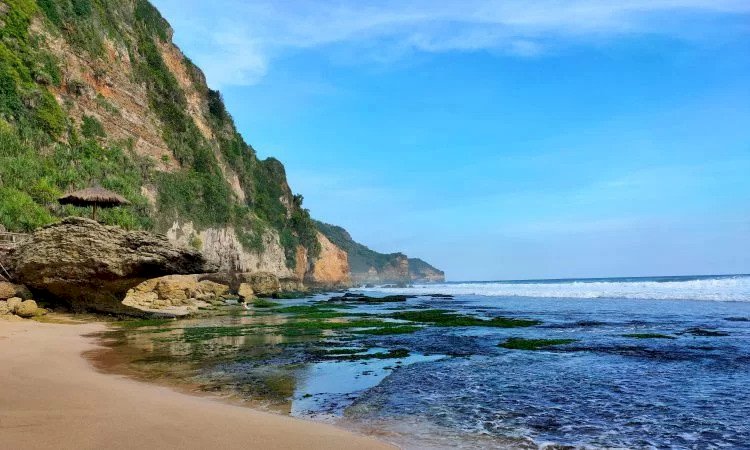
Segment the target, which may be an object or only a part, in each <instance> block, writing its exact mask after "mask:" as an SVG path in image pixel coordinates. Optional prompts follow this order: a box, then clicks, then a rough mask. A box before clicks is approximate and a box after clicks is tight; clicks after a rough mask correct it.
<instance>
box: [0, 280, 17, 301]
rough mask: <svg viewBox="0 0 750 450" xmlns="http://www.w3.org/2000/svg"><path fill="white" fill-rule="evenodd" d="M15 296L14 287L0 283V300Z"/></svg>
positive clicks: (10, 284)
mask: <svg viewBox="0 0 750 450" xmlns="http://www.w3.org/2000/svg"><path fill="white" fill-rule="evenodd" d="M15 296H16V285H15V284H13V283H8V282H7V281H0V300H7V299H9V298H12V297H15Z"/></svg>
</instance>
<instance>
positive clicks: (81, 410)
mask: <svg viewBox="0 0 750 450" xmlns="http://www.w3.org/2000/svg"><path fill="white" fill-rule="evenodd" d="M105 327H106V326H105V325H104V324H99V323H87V324H80V325H64V324H47V323H38V322H34V321H28V320H27V321H22V322H0V361H2V364H0V386H2V390H1V391H0V442H2V443H3V447H5V446H6V445H8V447H5V448H14V449H26V448H34V449H45V448H50V449H51V448H54V449H64V448H76V449H89V448H91V449H93V448H109V449H125V448H161V449H168V448H180V449H186V448H222V449H225V448H226V449H230V448H263V449H295V448H306V449H316V448H326V449H337V448H340V449H344V448H358V449H385V448H393V447H391V446H389V445H388V444H385V443H382V442H379V441H377V440H375V439H372V438H368V437H364V436H359V435H356V434H353V433H351V432H347V431H345V430H341V429H338V428H336V427H333V426H330V425H326V424H319V423H313V422H308V421H303V420H299V419H295V418H291V417H285V416H281V415H277V414H272V413H267V412H261V411H256V410H253V409H250V408H246V407H241V406H235V405H230V404H226V403H223V402H221V401H218V400H216V399H211V398H206V397H200V396H192V395H187V394H183V393H180V392H177V391H175V390H173V389H170V388H168V387H163V386H156V385H151V384H147V383H142V382H138V381H135V380H132V379H129V378H127V377H124V376H118V375H109V374H103V373H100V372H97V371H96V370H95V369H94V367H93V366H92V365H91V364H90V363H89V362H88V361H87V360H86V359H85V358H84V357H83V356H82V353H84V352H87V351H90V350H93V349H96V348H97V346H96V343H95V340H96V339H95V338H94V337H92V336H91V334H92V333H97V332H101V331H103V330H104V329H105Z"/></svg>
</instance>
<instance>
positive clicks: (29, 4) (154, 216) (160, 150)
mask: <svg viewBox="0 0 750 450" xmlns="http://www.w3.org/2000/svg"><path fill="white" fill-rule="evenodd" d="M93 183H100V184H101V185H102V186H103V187H105V188H108V189H111V190H114V191H116V192H118V193H120V194H122V195H124V196H125V197H126V198H127V199H128V200H129V201H130V202H131V203H132V206H131V207H128V208H118V209H113V210H108V211H103V213H102V214H101V216H100V219H101V220H102V221H103V222H104V223H106V224H109V225H119V226H121V227H123V228H126V229H146V230H151V231H156V232H159V233H164V234H166V235H167V236H168V237H169V238H170V239H171V240H172V241H174V242H176V243H181V244H185V245H189V246H192V247H194V248H196V249H198V250H201V251H202V252H203V253H204V254H205V255H206V257H207V258H208V259H209V260H211V261H212V262H214V263H216V264H218V265H219V266H220V267H221V269H222V270H224V271H236V272H252V271H267V272H272V273H274V274H276V275H277V276H279V277H280V278H290V279H295V280H297V281H298V282H300V283H301V282H302V280H304V279H307V280H309V281H310V282H311V283H314V284H320V285H340V284H345V283H347V282H348V281H349V277H348V268H347V263H346V261H342V259H341V252H337V251H336V250H337V249H335V248H332V246H333V244H331V243H330V242H329V241H327V240H325V239H321V236H320V235H319V233H318V232H317V230H316V229H315V226H314V224H313V223H312V221H311V219H310V215H309V213H308V211H307V210H306V209H305V208H303V207H302V196H300V195H294V194H293V193H292V191H291V189H290V188H289V185H288V184H287V181H286V175H285V172H284V167H283V165H282V164H281V163H280V162H279V161H277V160H275V159H273V158H269V159H265V160H260V159H259V158H258V157H257V156H256V153H255V150H254V149H253V148H252V147H251V146H250V145H248V144H247V143H246V142H245V140H244V139H243V137H242V136H240V134H239V133H238V132H237V129H236V127H235V125H234V122H233V120H232V118H231V116H230V115H229V114H228V113H227V111H226V109H225V107H224V103H223V101H222V98H221V94H220V93H219V92H217V91H213V90H211V89H210V88H209V87H208V86H207V84H206V81H205V78H204V75H203V73H202V72H201V71H200V69H198V68H197V67H196V66H195V65H194V64H192V62H191V61H190V60H189V59H188V58H186V57H185V56H184V55H183V54H182V52H181V51H180V50H179V49H178V48H177V47H176V46H175V45H174V44H173V43H172V29H171V28H170V26H169V24H168V23H167V22H166V21H165V20H164V19H163V18H162V16H161V15H160V14H159V12H158V11H157V10H156V9H155V8H154V7H153V6H152V5H151V4H150V3H148V2H147V1H145V0H124V1H123V0H96V1H95V0H43V1H42V0H38V1H33V0H2V1H0V224H2V225H4V226H5V227H7V228H8V230H9V231H19V232H28V231H31V230H33V229H35V228H38V227H40V226H42V225H46V224H49V223H52V222H54V221H57V220H59V218H61V217H65V216H69V215H72V216H87V215H88V214H89V212H88V211H86V210H85V209H82V208H75V207H72V206H68V207H61V206H59V205H57V203H56V202H55V199H56V198H57V197H58V196H59V195H61V194H62V193H64V192H66V191H68V190H72V189H77V188H82V187H86V186H89V185H91V184H93ZM328 258H331V259H330V260H329V259H328Z"/></svg>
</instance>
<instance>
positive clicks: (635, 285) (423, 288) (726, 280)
mask: <svg viewBox="0 0 750 450" xmlns="http://www.w3.org/2000/svg"><path fill="white" fill-rule="evenodd" d="M377 290H378V291H382V292H386V293H388V294H433V293H441V294H451V295H482V296H500V297H543V298H629V299H657V300H668V299H679V300H714V301H739V302H750V276H735V277H715V278H699V279H683V280H680V279H671V280H669V281H655V280H653V279H650V280H649V279H640V280H638V279H635V280H633V279H631V280H616V279H613V280H597V281H587V280H569V281H568V280H562V281H554V282H523V281H519V282H481V283H445V284H430V285H415V286H413V287H408V288H379V289H377Z"/></svg>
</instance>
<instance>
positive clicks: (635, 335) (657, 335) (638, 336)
mask: <svg viewBox="0 0 750 450" xmlns="http://www.w3.org/2000/svg"><path fill="white" fill-rule="evenodd" d="M623 336H624V337H629V338H635V339H677V338H676V337H674V336H670V335H668V334H661V333H628V334H623Z"/></svg>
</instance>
